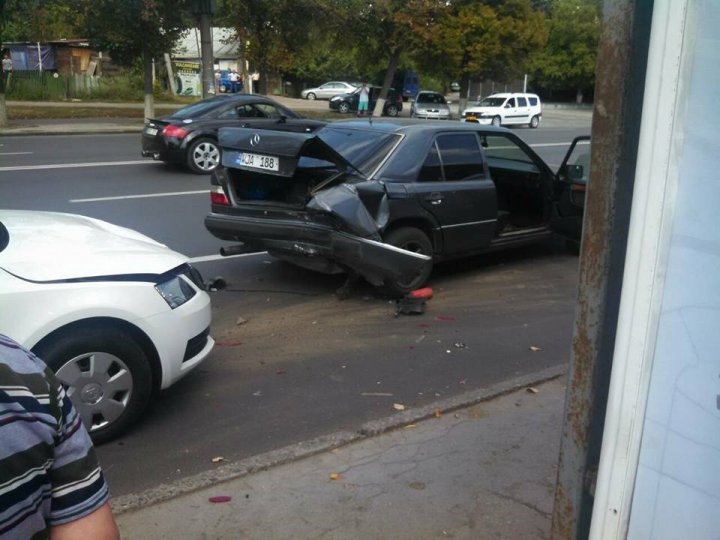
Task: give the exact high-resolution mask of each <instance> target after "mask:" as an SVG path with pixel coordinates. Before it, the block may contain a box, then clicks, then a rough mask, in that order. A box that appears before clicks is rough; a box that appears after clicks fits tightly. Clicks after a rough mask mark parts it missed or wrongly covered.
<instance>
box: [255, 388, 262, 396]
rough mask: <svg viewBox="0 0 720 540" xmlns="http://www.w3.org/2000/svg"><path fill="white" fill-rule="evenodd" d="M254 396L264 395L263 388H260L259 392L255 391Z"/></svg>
mask: <svg viewBox="0 0 720 540" xmlns="http://www.w3.org/2000/svg"><path fill="white" fill-rule="evenodd" d="M253 396H255V397H260V396H262V390H258V391H257V392H253Z"/></svg>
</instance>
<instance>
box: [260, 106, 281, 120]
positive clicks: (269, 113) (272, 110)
mask: <svg viewBox="0 0 720 540" xmlns="http://www.w3.org/2000/svg"><path fill="white" fill-rule="evenodd" d="M255 107H257V109H258V110H259V111H260V112H261V114H262V116H263V117H264V118H280V117H281V116H283V114H282V113H281V112H280V111H278V109H277V107H273V106H272V105H268V104H267V103H257V104H256V105H255Z"/></svg>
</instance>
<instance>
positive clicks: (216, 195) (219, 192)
mask: <svg viewBox="0 0 720 540" xmlns="http://www.w3.org/2000/svg"><path fill="white" fill-rule="evenodd" d="M210 202H211V203H212V204H219V205H222V206H230V201H229V200H228V198H227V195H225V192H224V191H223V188H222V186H212V187H211V188H210Z"/></svg>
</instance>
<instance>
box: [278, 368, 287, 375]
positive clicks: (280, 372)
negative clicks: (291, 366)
mask: <svg viewBox="0 0 720 540" xmlns="http://www.w3.org/2000/svg"><path fill="white" fill-rule="evenodd" d="M286 373H287V371H285V370H284V369H276V370H275V374H276V375H285V374H286Z"/></svg>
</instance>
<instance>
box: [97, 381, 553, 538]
mask: <svg viewBox="0 0 720 540" xmlns="http://www.w3.org/2000/svg"><path fill="white" fill-rule="evenodd" d="M522 383H523V381H520V380H518V381H515V386H516V387H517V386H519V389H515V390H514V391H510V392H508V389H509V388H512V386H507V385H506V386H504V387H496V388H495V389H494V390H491V391H489V392H488V394H487V396H488V397H489V396H490V395H492V393H493V391H494V392H495V393H496V397H494V398H489V399H487V400H485V401H481V402H479V403H477V404H475V405H472V406H464V407H461V408H458V409H455V410H451V411H449V412H448V411H445V412H443V413H439V414H438V415H437V416H436V415H432V414H431V415H430V418H429V419H426V420H422V421H413V420H412V412H411V411H404V412H400V413H398V415H399V416H400V417H402V416H403V415H406V417H407V420H405V421H404V422H400V423H399V424H398V425H397V426H396V427H395V429H393V430H391V431H388V432H385V433H383V434H380V435H378V436H375V437H372V438H367V439H364V440H361V441H359V442H355V443H352V444H348V445H346V446H342V447H339V448H334V449H327V450H325V451H321V452H319V453H315V454H312V453H311V454H310V455H308V456H307V457H305V458H303V459H299V460H295V461H290V462H288V463H285V464H282V465H278V466H275V467H270V468H263V467H256V469H254V470H253V469H252V468H251V469H249V470H247V471H245V473H242V472H238V473H237V474H236V475H235V477H234V478H231V479H229V480H227V481H224V482H223V481H221V480H222V478H223V476H224V474H225V473H224V472H223V465H222V462H219V463H218V469H217V471H216V476H217V478H216V479H215V481H214V482H210V483H209V484H208V485H206V486H205V487H202V488H198V489H196V490H194V491H193V490H190V491H186V492H183V493H181V494H179V495H177V496H175V497H173V498H167V497H165V498H162V497H161V498H160V500H159V501H158V502H154V503H153V502H152V501H153V494H152V493H151V494H146V495H145V496H144V495H143V494H138V495H136V496H134V497H123V498H120V499H116V500H113V501H112V504H113V508H114V511H115V512H116V519H117V521H118V524H119V527H120V531H121V533H122V535H123V537H124V538H132V539H146V538H147V539H163V538H168V539H170V538H173V539H174V538H185V539H211V538H218V539H220V538H248V539H255V538H257V539H270V540H272V539H306V538H307V539H310V538H313V539H314V538H326V539H335V540H342V539H363V540H365V539H378V540H379V539H386V538H393V539H397V540H403V539H407V540H422V539H433V538H456V539H485V538H488V539H517V538H523V539H543V538H549V530H550V518H551V513H552V503H553V493H554V486H555V477H556V462H557V457H558V449H559V443H560V433H561V423H562V409H563V402H564V385H565V378H564V377H563V376H559V377H558V376H556V377H555V378H554V379H551V380H549V381H547V382H544V383H540V384H536V385H534V386H531V387H528V386H527V385H525V384H522ZM497 392H501V394H500V395H499V396H498V395H497ZM503 392H505V393H503ZM238 470H239V469H238ZM111 488H112V486H111ZM155 495H156V494H155ZM218 497H220V499H219V500H220V501H223V500H224V501H225V502H212V501H211V500H213V499H214V500H217V499H216V498H218ZM228 498H229V500H228Z"/></svg>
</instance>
